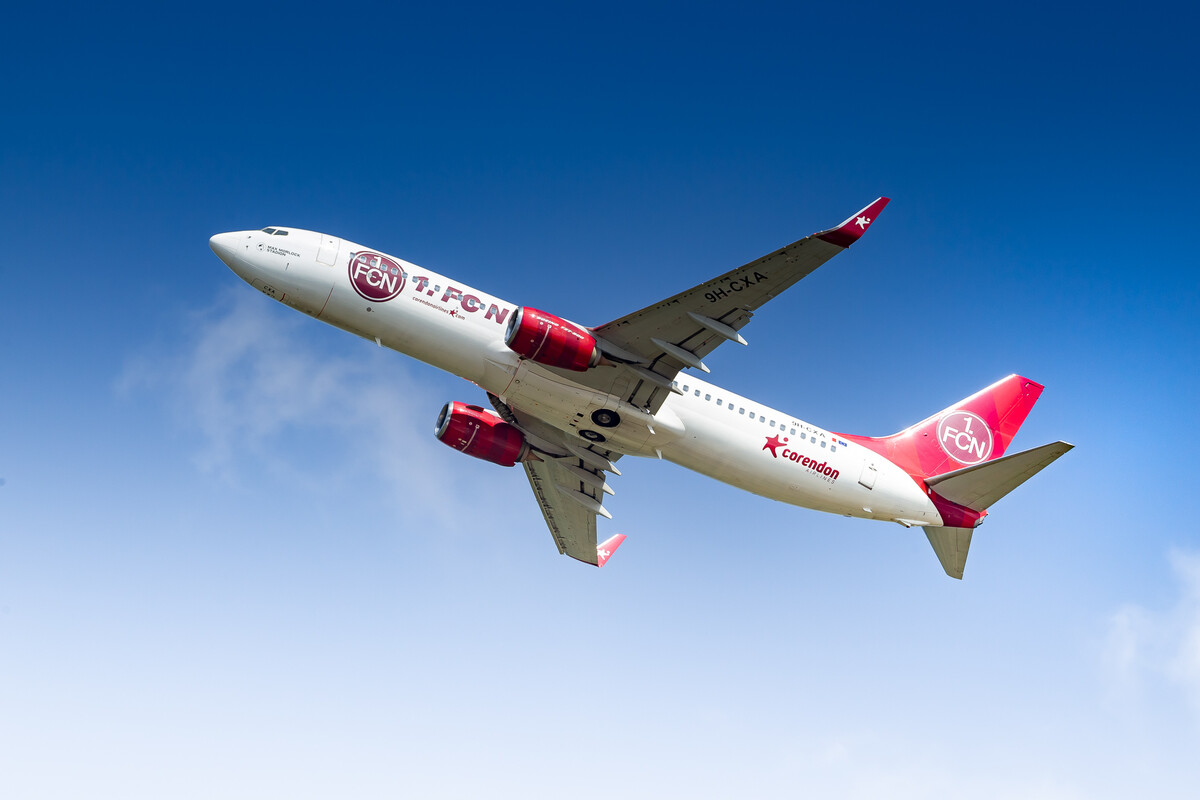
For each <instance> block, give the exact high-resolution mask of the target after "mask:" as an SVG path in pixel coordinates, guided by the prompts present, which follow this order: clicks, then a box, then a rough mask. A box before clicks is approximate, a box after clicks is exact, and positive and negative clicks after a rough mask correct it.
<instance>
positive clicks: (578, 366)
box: [504, 306, 600, 372]
mask: <svg viewBox="0 0 1200 800" xmlns="http://www.w3.org/2000/svg"><path fill="white" fill-rule="evenodd" d="M504 343H505V344H506V345H508V346H509V348H511V349H512V350H514V351H515V352H517V353H519V354H520V355H522V356H524V357H525V358H528V359H530V360H531V361H536V362H537V363H539V364H545V365H546V366H548V367H559V368H561V369H570V370H575V371H576V372H585V371H586V370H588V369H591V368H592V367H594V366H596V365H597V364H599V363H600V349H599V348H598V347H596V337H594V336H592V335H591V334H590V333H588V332H587V331H585V330H584V329H583V328H580V327H579V326H578V325H572V324H571V323H570V322H567V321H566V320H564V319H559V318H558V317H556V316H554V315H553V314H547V313H546V312H545V311H538V310H537V309H536V308H529V307H528V306H521V307H520V308H518V309H517V313H515V314H513V315H512V318H510V319H509V321H508V329H507V330H506V331H505V333H504Z"/></svg>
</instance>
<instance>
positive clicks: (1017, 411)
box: [839, 375, 1043, 481]
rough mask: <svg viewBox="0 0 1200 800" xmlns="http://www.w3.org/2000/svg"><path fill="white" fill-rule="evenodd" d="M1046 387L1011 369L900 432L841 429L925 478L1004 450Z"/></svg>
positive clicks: (867, 446)
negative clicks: (861, 432) (878, 433)
mask: <svg viewBox="0 0 1200 800" xmlns="http://www.w3.org/2000/svg"><path fill="white" fill-rule="evenodd" d="M1042 388H1043V387H1042V385H1041V384H1040V383H1035V382H1033V381H1031V380H1029V379H1028V378H1022V377H1021V376H1020V375H1009V376H1008V377H1007V378H1004V379H1003V380H999V381H996V382H995V383H993V384H992V385H991V386H989V387H987V388H986V389H983V390H981V391H978V392H976V393H975V394H973V395H971V396H970V397H968V398H966V399H965V400H960V401H959V402H957V403H955V404H954V405H952V406H950V407H949V408H946V409H943V410H942V411H939V412H938V413H936V414H934V415H933V416H932V417H929V418H928V419H925V420H922V421H921V422H918V423H917V424H916V425H913V426H912V427H910V428H907V429H905V430H903V431H901V432H900V433H896V434H892V435H891V436H882V437H871V436H853V435H849V434H839V435H840V436H843V437H844V438H846V439H850V440H851V441H854V442H857V443H858V444H861V445H862V446H863V447H866V448H869V449H871V450H874V451H875V452H876V453H879V454H880V455H881V456H883V457H884V458H887V459H888V460H889V461H891V462H893V463H894V464H896V465H897V466H899V467H900V468H901V469H903V470H904V471H905V472H907V473H908V474H909V475H911V476H912V477H913V478H914V479H915V480H918V481H923V480H925V479H926V478H930V477H933V476H934V475H941V474H942V473H945V472H951V471H953V470H957V469H962V468H963V467H973V466H975V465H976V464H982V463H984V462H985V461H991V460H992V459H996V458H1000V457H1001V456H1002V455H1004V451H1005V450H1007V449H1008V445H1009V443H1010V442H1012V440H1013V437H1014V436H1016V434H1017V429H1018V428H1020V427H1021V423H1023V422H1024V421H1025V417H1027V416H1028V415H1029V411H1030V410H1031V409H1032V408H1033V404H1034V403H1036V402H1037V400H1038V398H1039V397H1040V396H1041V394H1042Z"/></svg>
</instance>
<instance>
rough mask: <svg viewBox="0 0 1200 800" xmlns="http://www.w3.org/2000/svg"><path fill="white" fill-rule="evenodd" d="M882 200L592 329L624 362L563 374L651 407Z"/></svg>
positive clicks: (863, 224)
mask: <svg viewBox="0 0 1200 800" xmlns="http://www.w3.org/2000/svg"><path fill="white" fill-rule="evenodd" d="M887 204H888V198H886V197H880V198H878V199H876V200H875V201H873V202H872V203H870V204H869V205H867V207H866V208H864V209H862V210H861V211H859V212H858V213H857V214H853V215H851V216H850V217H849V218H848V219H847V220H846V221H845V222H843V223H842V224H841V225H839V226H838V227H836V228H830V229H829V230H825V231H819V232H817V233H814V234H812V235H811V236H806V237H804V238H803V239H800V240H799V241H796V242H793V243H792V244H789V245H788V246H787V247H781V248H780V249H778V250H776V251H775V252H773V253H768V254H767V255H765V256H763V257H762V258H759V259H756V260H754V261H751V262H750V263H749V264H746V265H745V266H743V267H739V268H737V269H734V270H730V271H729V272H726V273H725V274H724V275H720V276H718V277H716V278H713V279H712V280H710V281H706V282H705V283H702V284H700V285H699V286H693V287H692V288H691V289H687V290H685V291H682V292H680V293H679V294H677V295H674V296H673V297H668V298H667V299H666V300H663V301H661V302H658V303H655V304H654V305H651V306H647V307H646V308H643V309H642V310H641V311H635V312H634V313H632V314H627V315H626V316H624V317H621V318H620V319H616V320H613V321H612V322H609V323H606V324H604V325H601V326H599V327H597V328H594V329H593V330H592V332H593V333H594V334H595V335H596V337H597V342H596V343H597V345H598V346H599V347H600V350H601V352H602V353H604V355H605V356H607V357H608V358H609V360H610V361H612V362H615V363H618V364H622V365H624V367H625V369H621V370H611V369H610V370H589V371H588V372H586V373H584V374H582V375H580V374H578V373H572V375H571V379H572V380H574V381H577V382H579V383H583V384H586V385H589V386H592V387H593V388H596V389H599V390H601V391H604V392H606V393H608V394H613V395H616V396H619V397H621V399H623V400H625V401H626V402H628V403H630V404H631V405H634V406H636V407H638V408H643V409H645V410H646V411H648V412H649V413H651V414H653V413H655V412H657V411H658V409H659V407H660V406H662V403H663V401H664V400H665V399H666V397H667V395H668V393H669V392H670V391H671V381H673V380H674V379H675V376H676V375H677V374H678V373H679V370H681V369H683V368H684V367H693V368H695V369H699V370H702V371H704V372H707V371H708V367H706V366H705V365H704V363H703V362H702V361H701V359H702V358H704V357H705V356H707V355H708V354H709V353H711V352H712V351H713V350H715V349H716V348H717V346H718V345H720V344H721V343H723V342H725V341H735V342H738V343H739V344H745V343H746V340H745V339H743V338H742V336H741V334H740V333H738V331H739V330H740V329H741V328H742V327H743V326H745V324H746V323H747V322H749V321H750V318H751V317H752V316H754V312H755V311H756V310H757V309H759V308H760V307H761V306H763V305H764V304H765V303H766V302H767V301H768V300H770V299H771V298H773V297H777V296H778V295H779V294H780V293H782V292H783V291H784V290H785V289H787V288H788V287H790V286H792V285H794V284H795V283H796V282H798V281H799V280H801V279H802V278H804V277H805V276H806V275H808V274H809V273H811V272H812V271H813V270H815V269H816V268H817V267H819V266H821V265H822V264H824V263H825V262H826V261H828V260H829V259H831V258H833V257H834V256H835V255H837V254H838V253H840V252H842V251H843V250H845V249H846V248H847V247H849V246H850V245H851V244H853V243H854V242H856V241H858V239H859V237H860V236H862V235H863V233H865V232H866V230H867V228H869V227H870V226H871V223H872V222H874V221H875V219H876V218H877V217H878V216H879V212H881V211H882V210H883V207H884V206H886V205H887Z"/></svg>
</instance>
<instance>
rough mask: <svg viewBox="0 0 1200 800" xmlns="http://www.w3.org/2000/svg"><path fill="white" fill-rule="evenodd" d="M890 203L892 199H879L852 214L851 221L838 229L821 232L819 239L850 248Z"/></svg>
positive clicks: (847, 221) (848, 220)
mask: <svg viewBox="0 0 1200 800" xmlns="http://www.w3.org/2000/svg"><path fill="white" fill-rule="evenodd" d="M888 202H890V198H887V197H880V198H878V199H877V200H875V202H873V203H871V204H870V205H869V206H867V207H866V208H864V209H863V210H862V211H860V212H858V213H857V214H852V215H851V216H850V218H849V219H847V220H846V221H845V222H843V223H842V224H841V225H838V226H837V227H836V228H830V229H829V230H827V231H821V232H820V233H818V234H817V238H818V239H821V240H823V241H826V242H829V243H830V244H836V245H837V246H838V247H849V246H850V245H852V244H854V243H855V242H857V241H858V238H859V237H860V236H862V235H863V234H864V233H866V231H867V228H869V227H871V223H872V222H874V221H875V219H876V218H877V217H878V216H879V212H880V211H883V207H884V206H886V205H887V204H888Z"/></svg>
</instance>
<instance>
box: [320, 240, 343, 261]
mask: <svg viewBox="0 0 1200 800" xmlns="http://www.w3.org/2000/svg"><path fill="white" fill-rule="evenodd" d="M341 245H342V240H341V239H339V238H338V237H336V236H329V235H328V234H324V233H322V234H321V246H320V248H318V249H317V261H319V262H321V263H322V264H328V265H329V266H331V267H332V266H333V265H334V264H336V263H337V257H338V249H339V248H340V247H341Z"/></svg>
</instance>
